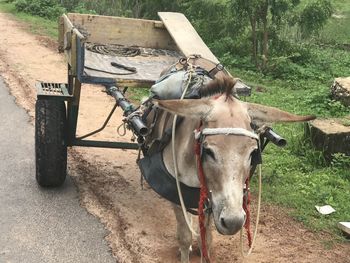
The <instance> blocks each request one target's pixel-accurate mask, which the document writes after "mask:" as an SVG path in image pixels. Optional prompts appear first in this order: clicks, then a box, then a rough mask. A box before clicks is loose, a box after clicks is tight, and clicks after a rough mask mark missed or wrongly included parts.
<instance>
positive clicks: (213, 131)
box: [194, 123, 259, 263]
mask: <svg viewBox="0 0 350 263" xmlns="http://www.w3.org/2000/svg"><path fill="white" fill-rule="evenodd" d="M201 126H202V123H200V125H199V128H198V129H196V130H195V131H194V134H195V136H194V137H195V146H194V149H195V155H196V163H197V173H198V179H199V182H200V199H199V205H198V220H199V229H200V237H201V246H202V249H201V256H202V258H204V259H205V262H207V263H210V258H209V254H208V250H207V243H206V227H205V212H207V213H209V212H208V211H206V210H207V209H206V208H205V206H206V204H210V200H209V198H208V195H209V191H208V187H207V183H206V179H205V174H204V170H203V165H202V156H201V153H202V142H203V140H204V138H205V136H211V135H236V136H247V137H250V138H253V139H255V140H257V142H258V144H259V136H258V135H257V134H255V133H253V132H251V131H248V130H246V129H243V128H204V129H203V130H200V129H201ZM249 177H250V176H248V178H247V180H246V182H245V194H246V196H244V200H243V209H244V211H245V212H246V215H247V219H246V222H245V224H244V227H245V228H246V231H247V236H248V243H249V247H250V251H251V249H252V243H253V241H252V237H251V233H250V192H249ZM208 210H209V211H210V209H208ZM241 233H242V232H241ZM255 236H256V233H255ZM255 236H254V239H255Z"/></svg>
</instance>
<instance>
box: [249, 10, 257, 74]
mask: <svg viewBox="0 0 350 263" xmlns="http://www.w3.org/2000/svg"><path fill="white" fill-rule="evenodd" d="M250 25H251V27H252V58H253V62H254V64H255V67H256V68H257V69H258V68H259V64H258V54H257V51H258V41H257V33H256V16H255V15H251V16H250Z"/></svg>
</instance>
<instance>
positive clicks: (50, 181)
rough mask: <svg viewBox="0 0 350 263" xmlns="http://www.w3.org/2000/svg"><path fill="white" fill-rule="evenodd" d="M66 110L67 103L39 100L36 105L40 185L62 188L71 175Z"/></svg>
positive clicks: (38, 177)
mask: <svg viewBox="0 0 350 263" xmlns="http://www.w3.org/2000/svg"><path fill="white" fill-rule="evenodd" d="M66 122H67V121H66V106H65V104H64V102H63V101H56V100H37V101H36V104H35V164H36V181H37V182H38V184H39V185H40V186H43V187H58V186H61V185H62V184H63V183H64V180H65V179H66V173H67V144H66V140H65V134H66V133H65V131H66V126H67V124H66Z"/></svg>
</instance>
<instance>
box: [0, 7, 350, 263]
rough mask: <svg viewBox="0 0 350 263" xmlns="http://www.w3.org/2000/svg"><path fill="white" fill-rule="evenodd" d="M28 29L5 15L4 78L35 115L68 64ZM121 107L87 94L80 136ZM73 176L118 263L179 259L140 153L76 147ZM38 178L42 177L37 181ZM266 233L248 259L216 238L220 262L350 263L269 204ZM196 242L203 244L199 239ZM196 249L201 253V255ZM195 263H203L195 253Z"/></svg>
mask: <svg viewBox="0 0 350 263" xmlns="http://www.w3.org/2000/svg"><path fill="white" fill-rule="evenodd" d="M24 28H25V25H22V24H20V23H18V22H15V21H14V20H13V19H12V18H11V17H9V16H8V15H5V14H1V13H0V35H1V38H0V73H1V74H2V75H3V76H4V79H5V81H6V82H7V83H8V85H9V87H10V91H11V93H12V94H13V95H14V96H15V97H16V98H17V103H18V104H19V105H21V106H22V107H23V108H25V109H26V110H27V111H28V114H29V115H30V116H33V114H34V107H33V106H34V101H35V92H34V88H33V87H34V82H35V80H44V81H49V82H54V81H63V82H64V81H65V78H66V75H65V74H66V65H65V63H64V60H63V57H62V56H61V55H59V54H57V53H56V52H55V51H54V50H53V49H52V47H51V45H50V44H48V43H47V42H46V41H45V39H44V38H43V37H34V36H33V35H31V34H28V33H26V32H25V30H24ZM112 105H113V101H112V99H111V98H109V97H108V96H106V95H105V93H102V88H101V87H96V86H95V87H94V86H89V85H85V86H83V89H82V101H81V114H80V116H79V118H80V119H79V122H78V126H79V127H78V134H80V135H83V134H85V133H86V132H88V131H90V130H93V129H95V128H98V127H99V126H100V125H101V124H102V122H103V120H104V118H105V116H106V115H107V114H108V112H109V110H110V108H111V107H112ZM121 116H122V115H121V112H117V113H116V114H115V115H114V117H113V118H112V122H111V123H110V124H109V126H108V127H107V129H106V130H105V131H104V132H103V133H102V134H99V135H96V136H95V138H104V139H111V140H115V139H118V140H124V141H129V139H130V134H127V136H125V137H123V138H118V135H117V133H116V127H117V126H118V125H119V124H120V122H121V120H120V118H121ZM69 155H70V158H69V173H70V174H71V175H72V177H73V180H74V181H75V182H76V184H77V186H78V188H79V192H80V199H81V205H82V206H83V207H85V208H86V209H87V210H88V211H89V212H90V213H92V214H93V215H95V216H97V217H98V218H99V219H100V220H101V222H102V223H103V224H105V226H106V228H107V229H108V230H109V235H108V236H107V241H108V243H109V244H110V247H111V248H112V251H113V255H114V257H115V258H116V259H117V262H146V263H147V262H177V242H176V238H175V220H174V216H173V214H172V211H171V209H170V206H169V204H168V203H167V202H165V201H164V200H162V199H160V198H159V197H158V196H157V195H156V194H155V193H153V192H152V191H151V190H150V189H149V188H148V187H145V189H143V190H142V189H141V187H140V173H139V170H138V169H137V166H136V164H135V160H136V152H133V151H123V150H106V149H97V148H79V149H78V148H75V149H72V150H70V152H69ZM33 180H34V178H33ZM261 222H262V224H261V228H260V231H259V232H260V233H259V236H258V238H257V246H256V249H255V252H254V254H253V255H252V256H251V257H250V258H248V259H242V258H241V256H240V253H239V241H238V240H239V239H238V237H237V236H235V237H223V236H219V235H215V236H214V243H215V245H214V251H213V255H212V257H213V260H214V261H215V262H236V261H237V262H266V263H267V262H310V263H311V262H318V263H323V262H341V263H345V262H350V260H349V259H350V248H349V245H347V246H346V245H336V246H334V247H332V248H331V249H326V248H325V246H324V243H325V242H326V241H327V239H329V237H327V235H325V234H319V235H315V234H313V233H311V232H309V231H308V230H306V229H305V228H303V227H302V226H301V225H300V224H299V223H297V222H295V221H293V220H292V219H290V218H289V217H288V216H286V213H285V212H284V211H283V210H281V209H279V208H275V207H271V206H268V205H266V204H263V211H262V218H261ZM195 243H196V242H195ZM196 248H197V247H196V244H195V246H194V251H196V250H197V249H196ZM191 260H192V262H199V257H198V255H197V254H196V252H194V253H193V254H192V256H191Z"/></svg>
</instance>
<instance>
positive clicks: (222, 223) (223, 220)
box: [220, 217, 227, 228]
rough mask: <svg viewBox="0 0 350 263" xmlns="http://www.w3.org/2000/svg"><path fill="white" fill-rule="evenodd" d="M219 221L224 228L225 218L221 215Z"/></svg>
mask: <svg viewBox="0 0 350 263" xmlns="http://www.w3.org/2000/svg"><path fill="white" fill-rule="evenodd" d="M220 221H221V225H222V226H223V227H224V228H227V225H226V223H225V219H224V218H223V217H221V219H220Z"/></svg>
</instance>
